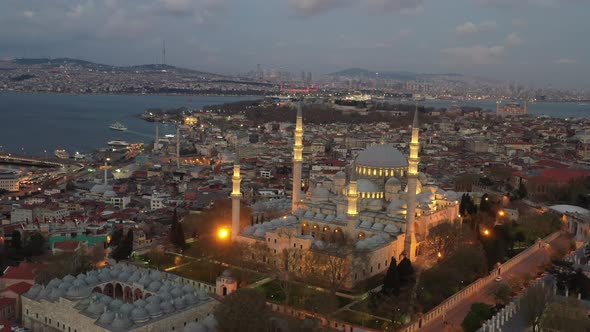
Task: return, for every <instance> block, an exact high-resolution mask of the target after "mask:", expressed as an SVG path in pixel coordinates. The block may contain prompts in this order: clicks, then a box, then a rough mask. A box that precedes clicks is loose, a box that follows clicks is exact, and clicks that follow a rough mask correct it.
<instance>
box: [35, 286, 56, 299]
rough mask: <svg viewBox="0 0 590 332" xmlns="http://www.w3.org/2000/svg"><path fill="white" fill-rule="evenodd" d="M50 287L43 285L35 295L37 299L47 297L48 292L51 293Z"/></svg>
mask: <svg viewBox="0 0 590 332" xmlns="http://www.w3.org/2000/svg"><path fill="white" fill-rule="evenodd" d="M51 290H52V288H49V287H45V288H43V289H42V290H40V291H39V295H37V298H38V299H47V298H48V297H49V294H50V293H51Z"/></svg>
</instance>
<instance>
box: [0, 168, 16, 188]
mask: <svg viewBox="0 0 590 332" xmlns="http://www.w3.org/2000/svg"><path fill="white" fill-rule="evenodd" d="M0 190H6V191H10V192H16V191H19V190H20V187H19V177H18V176H17V175H16V174H15V173H14V172H11V171H8V172H6V171H1V172H0Z"/></svg>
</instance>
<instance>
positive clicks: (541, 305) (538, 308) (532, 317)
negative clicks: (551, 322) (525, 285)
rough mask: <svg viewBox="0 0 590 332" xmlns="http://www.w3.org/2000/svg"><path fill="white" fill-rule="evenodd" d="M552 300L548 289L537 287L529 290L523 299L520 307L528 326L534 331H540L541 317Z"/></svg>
mask: <svg viewBox="0 0 590 332" xmlns="http://www.w3.org/2000/svg"><path fill="white" fill-rule="evenodd" d="M550 298H551V293H550V290H549V289H548V288H543V287H541V286H540V285H535V286H533V287H531V288H529V289H527V291H526V293H525V294H524V296H523V297H522V299H521V302H520V307H521V310H522V312H523V315H524V318H525V320H526V323H527V326H531V327H532V328H533V331H538V327H539V323H540V321H541V315H542V314H543V311H545V308H546V306H547V303H548V302H549V300H550Z"/></svg>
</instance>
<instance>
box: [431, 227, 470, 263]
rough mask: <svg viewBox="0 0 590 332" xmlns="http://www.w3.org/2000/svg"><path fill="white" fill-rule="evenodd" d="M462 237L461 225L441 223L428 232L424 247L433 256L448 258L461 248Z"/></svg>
mask: <svg viewBox="0 0 590 332" xmlns="http://www.w3.org/2000/svg"><path fill="white" fill-rule="evenodd" d="M462 237H463V236H462V231H461V225H459V224H453V223H450V222H445V221H443V222H441V223H440V224H438V225H436V226H434V227H432V228H431V229H430V230H429V231H428V236H427V237H426V247H427V248H428V249H430V250H431V252H432V253H434V254H437V253H440V254H441V255H442V256H443V257H448V256H449V255H450V254H451V253H453V252H454V251H455V250H456V249H457V248H459V247H460V246H461V243H462V242H463V239H462Z"/></svg>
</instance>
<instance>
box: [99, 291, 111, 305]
mask: <svg viewBox="0 0 590 332" xmlns="http://www.w3.org/2000/svg"><path fill="white" fill-rule="evenodd" d="M99 301H100V303H103V304H106V305H108V304H109V303H111V302H113V298H112V297H110V296H107V295H104V294H103V296H101V297H100V299H99Z"/></svg>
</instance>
